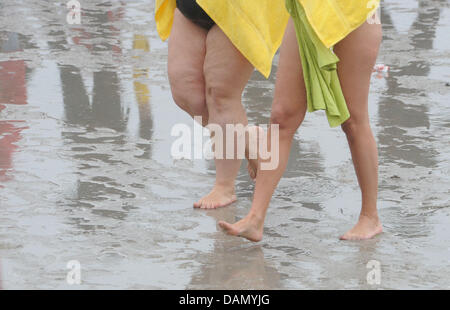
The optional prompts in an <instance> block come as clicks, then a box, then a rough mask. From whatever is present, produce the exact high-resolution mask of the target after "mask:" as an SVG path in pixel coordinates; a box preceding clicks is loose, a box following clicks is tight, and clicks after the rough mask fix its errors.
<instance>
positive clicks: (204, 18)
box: [177, 0, 215, 30]
mask: <svg viewBox="0 0 450 310" xmlns="http://www.w3.org/2000/svg"><path fill="white" fill-rule="evenodd" d="M177 8H178V9H179V10H180V12H181V13H183V15H184V16H185V17H186V18H187V19H189V20H190V21H192V22H193V23H194V24H196V25H198V26H200V27H202V28H204V29H206V30H209V29H211V28H212V26H214V25H215V23H214V21H213V20H212V19H211V17H209V16H208V14H206V12H205V11H203V9H202V8H201V7H200V6H199V5H198V4H197V1H196V0H177Z"/></svg>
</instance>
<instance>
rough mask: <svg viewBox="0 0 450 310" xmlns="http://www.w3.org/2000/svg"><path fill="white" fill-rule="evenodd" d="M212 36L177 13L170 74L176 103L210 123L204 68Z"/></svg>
mask: <svg viewBox="0 0 450 310" xmlns="http://www.w3.org/2000/svg"><path fill="white" fill-rule="evenodd" d="M207 34H208V32H207V31H206V30H205V29H203V28H201V27H199V26H197V25H195V24H194V23H192V22H191V21H190V20H189V19H187V18H186V17H184V15H183V14H181V12H180V11H179V10H178V9H176V10H175V16H174V21H173V27H172V33H171V35H170V39H169V55H168V73H169V81H170V86H171V90H172V97H173V99H174V101H175V103H176V104H177V105H178V106H179V107H180V108H181V109H183V110H184V111H186V112H187V113H189V115H190V116H191V117H194V116H202V121H203V125H206V124H207V123H208V109H207V107H206V96H205V78H204V75H203V64H204V62H205V55H206V36H207Z"/></svg>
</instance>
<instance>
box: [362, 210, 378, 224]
mask: <svg viewBox="0 0 450 310" xmlns="http://www.w3.org/2000/svg"><path fill="white" fill-rule="evenodd" d="M359 218H360V219H361V218H367V219H369V220H371V221H374V222H379V221H380V218H379V217H378V212H377V211H371V212H367V211H361V213H360V214H359Z"/></svg>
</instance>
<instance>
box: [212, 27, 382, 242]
mask: <svg viewBox="0 0 450 310" xmlns="http://www.w3.org/2000/svg"><path fill="white" fill-rule="evenodd" d="M294 41H295V44H294V43H293V42H294ZM288 42H292V43H291V44H289V43H288ZM362 42H363V43H364V44H362ZM380 42H381V27H380V25H369V24H364V25H363V26H361V27H360V28H358V29H357V30H355V31H354V32H352V33H351V34H350V35H349V36H347V38H345V39H344V40H343V41H342V42H340V43H339V44H338V45H337V46H336V47H335V52H336V54H337V55H338V56H339V58H340V59H341V61H340V63H339V66H338V72H339V78H340V81H341V85H342V89H343V92H344V95H345V97H346V101H347V105H348V107H349V110H350V114H351V118H350V119H349V120H348V121H347V122H345V124H343V126H342V128H343V130H344V132H345V133H346V135H347V138H348V141H349V145H350V149H351V153H352V158H353V161H354V165H355V170H356V174H357V177H358V182H359V184H360V187H361V191H362V209H361V215H360V218H359V221H358V223H357V224H356V226H355V227H354V228H353V229H352V230H350V231H349V232H347V233H346V234H345V235H344V236H342V237H341V238H342V239H367V238H371V237H373V236H375V235H376V234H378V233H380V232H381V231H382V228H381V223H380V221H379V219H378V214H377V209H376V201H377V187H378V181H377V180H378V174H377V170H378V169H377V167H378V164H377V163H378V159H377V149H376V144H375V140H374V138H373V134H372V131H371V129H370V125H369V117H368V107H367V98H368V92H369V84H370V77H371V73H372V68H373V65H374V63H375V60H376V57H377V54H378V48H379V45H380ZM294 48H295V50H296V54H297V56H296V57H294V55H295V53H294ZM286 50H290V51H291V53H290V54H289V53H288V52H287V51H286ZM288 56H289V59H287V57H288ZM285 58H286V59H285ZM286 63H287V64H286ZM298 70H300V73H298ZM293 71H297V73H296V74H298V75H300V76H301V75H302V74H301V66H300V59H299V57H298V47H297V41H296V38H295V32H294V30H293V27H292V22H291V21H290V22H289V25H288V29H287V30H286V34H285V38H284V41H283V45H282V48H281V56H280V64H279V69H278V73H277V84H276V90H275V99H274V106H273V109H272V123H278V124H280V166H279V167H278V169H277V170H274V171H258V176H257V178H256V188H255V195H254V199H253V204H252V208H251V210H250V212H249V214H248V215H247V216H246V217H245V218H244V219H242V220H241V221H239V222H237V223H235V224H228V223H226V222H219V225H220V226H221V227H222V228H224V229H225V231H226V232H227V233H228V234H230V235H237V236H242V237H245V238H247V239H249V240H251V241H259V240H261V239H262V232H263V224H264V218H265V216H266V212H267V208H268V205H269V202H270V198H271V196H272V194H273V191H274V189H275V187H276V185H277V184H278V182H279V179H280V178H281V176H282V173H283V172H284V169H285V167H286V163H287V158H288V156H289V148H290V143H291V141H292V137H293V134H294V132H295V129H296V128H297V126H298V125H299V124H300V123H301V121H302V120H303V117H304V113H305V105H306V103H305V93H304V84H303V80H301V82H302V83H301V84H300V78H299V77H297V82H296V84H291V85H289V84H288V83H289V82H292V81H294V80H295V77H290V79H289V78H287V79H286V80H283V78H284V77H288V76H289V74H290V73H292V72H293ZM279 80H280V81H283V82H282V83H278V82H279ZM299 85H301V87H299ZM283 87H286V88H283ZM278 89H280V92H281V89H282V90H283V91H284V92H285V94H284V96H285V97H283V94H282V93H281V94H280V92H278ZM300 89H301V90H302V93H300ZM295 91H297V92H298V93H297V94H296V96H294V92H295ZM289 94H291V96H290V95H289ZM280 98H284V99H286V101H285V102H284V101H283V100H281V99H280ZM296 100H297V101H296ZM299 100H301V101H300V102H301V105H300V106H301V107H302V109H301V113H299V112H297V113H294V112H293V111H290V110H289V107H291V108H292V107H293V106H292V102H295V101H296V102H299ZM283 111H284V112H286V111H290V112H291V113H292V114H289V113H284V112H283ZM292 115H300V117H299V118H298V119H295V118H293V117H292ZM295 121H297V122H298V125H297V124H296V123H295ZM287 128H290V130H291V133H289V130H287ZM292 130H294V131H293V132H292ZM269 141H270V140H269Z"/></svg>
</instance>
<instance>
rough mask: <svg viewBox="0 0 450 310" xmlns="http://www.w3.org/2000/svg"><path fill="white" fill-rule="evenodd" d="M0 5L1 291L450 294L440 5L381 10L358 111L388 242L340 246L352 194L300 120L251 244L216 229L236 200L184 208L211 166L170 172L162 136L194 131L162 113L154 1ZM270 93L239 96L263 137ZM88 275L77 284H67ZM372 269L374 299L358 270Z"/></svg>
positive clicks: (321, 124)
mask: <svg viewBox="0 0 450 310" xmlns="http://www.w3.org/2000/svg"><path fill="white" fill-rule="evenodd" d="M80 2H81V5H82V12H83V16H82V21H81V24H80V25H69V24H68V23H67V22H66V14H67V9H66V7H65V3H64V1H63V2H57V1H31V0H27V1H12V0H2V1H1V2H0V283H1V284H0V285H1V287H2V288H4V289H20V288H25V289H36V288H37V289H55V288H58V289H261V288H263V289H343V288H347V289H380V288H381V289H406V288H410V289H437V288H446V289H449V288H450V225H449V224H450V162H449V161H450V143H449V142H450V139H449V137H450V97H449V95H450V42H449V40H448V33H449V32H450V5H449V2H448V1H445V0H442V1H439V0H430V1H425V0H412V1H401V0H386V1H384V2H383V7H382V10H381V21H382V23H383V32H384V33H383V34H384V41H383V46H382V50H381V52H380V55H379V59H378V61H377V62H378V63H384V64H386V65H389V66H391V71H390V72H389V74H388V75H384V76H377V74H376V73H374V76H373V80H372V87H371V93H370V99H369V110H370V117H371V121H372V126H373V129H374V133H375V136H376V139H377V143H378V148H379V157H380V188H379V191H380V192H379V209H380V216H381V220H382V222H383V225H384V233H383V234H382V235H380V236H377V237H376V238H375V239H373V240H368V241H363V242H344V241H339V240H338V237H339V236H340V234H342V233H344V232H345V231H347V230H348V229H349V228H351V226H352V225H353V224H354V223H355V221H356V219H357V216H358V212H359V208H360V202H361V200H360V194H359V188H358V186H357V181H356V177H355V175H354V171H353V165H352V162H351V159H350V152H349V150H348V146H347V142H346V139H345V136H344V134H343V133H342V131H341V130H340V129H339V128H335V129H331V128H329V126H328V123H327V121H326V117H325V114H324V113H321V112H317V113H314V114H311V113H308V114H307V117H306V120H305V122H304V123H303V125H302V127H301V128H300V129H299V130H298V132H297V134H296V138H295V141H294V143H293V147H292V151H291V157H290V161H289V164H288V168H287V171H286V173H285V175H284V178H283V179H282V180H281V182H280V184H279V186H278V188H277V190H276V192H275V195H274V197H273V200H272V204H271V206H270V209H269V214H268V218H267V221H266V228H265V237H264V239H263V241H262V242H260V243H257V244H253V243H250V242H248V241H246V240H241V239H237V238H232V237H228V236H225V235H224V234H223V233H222V232H221V231H220V230H219V229H218V227H217V225H216V222H217V221H218V220H222V219H225V220H227V221H236V220H238V219H240V218H242V217H243V216H245V214H246V213H247V211H248V209H249V207H250V204H251V198H252V193H253V183H252V182H251V180H250V178H249V177H248V175H247V173H246V169H245V163H244V164H243V165H242V169H241V172H240V174H239V177H238V185H237V196H238V201H237V202H236V203H234V204H233V205H232V206H230V207H226V208H222V209H219V210H211V211H201V210H194V209H193V208H192V203H193V201H195V200H197V199H198V198H200V197H201V196H202V195H204V194H206V193H207V192H208V191H209V189H210V186H211V184H212V183H213V181H214V174H215V170H214V164H213V161H207V160H193V161H188V160H174V159H173V158H172V157H171V156H170V148H171V144H172V142H173V141H174V140H175V139H176V138H175V137H172V136H171V135H170V131H171V128H172V127H173V126H174V125H175V124H177V123H186V124H187V125H189V126H191V127H192V126H193V121H192V120H191V119H190V118H189V117H188V116H187V114H185V113H184V112H182V111H181V110H180V109H179V108H178V107H177V106H176V105H175V104H174V103H173V101H172V98H171V94H170V87H169V84H168V80H167V75H166V64H167V44H166V43H163V42H161V41H160V39H159V38H158V36H157V33H156V30H155V25H154V20H153V10H154V1H153V0H150V1H144V0H136V1H111V2H109V1H89V2H88V1H80ZM277 62H278V58H276V60H275V62H274V68H273V70H272V75H271V77H270V78H269V80H266V79H264V78H263V77H262V76H261V75H260V74H259V73H257V72H255V73H254V75H253V76H252V79H251V81H250V83H249V84H248V86H247V88H246V91H245V93H244V98H243V101H244V104H245V107H246V109H247V113H248V117H249V122H250V123H253V124H267V123H268V121H269V115H270V105H271V101H272V96H273V85H274V76H275V72H276V64H277ZM71 260H77V261H79V262H80V264H81V281H82V283H81V285H69V284H68V283H67V281H66V275H67V272H68V269H67V267H66V264H67V262H68V261H71ZM371 260H376V261H378V262H379V263H380V266H381V282H380V283H379V284H375V285H372V284H369V283H368V282H367V273H368V272H369V271H370V269H368V268H367V267H366V265H367V263H368V262H369V261H371Z"/></svg>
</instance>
